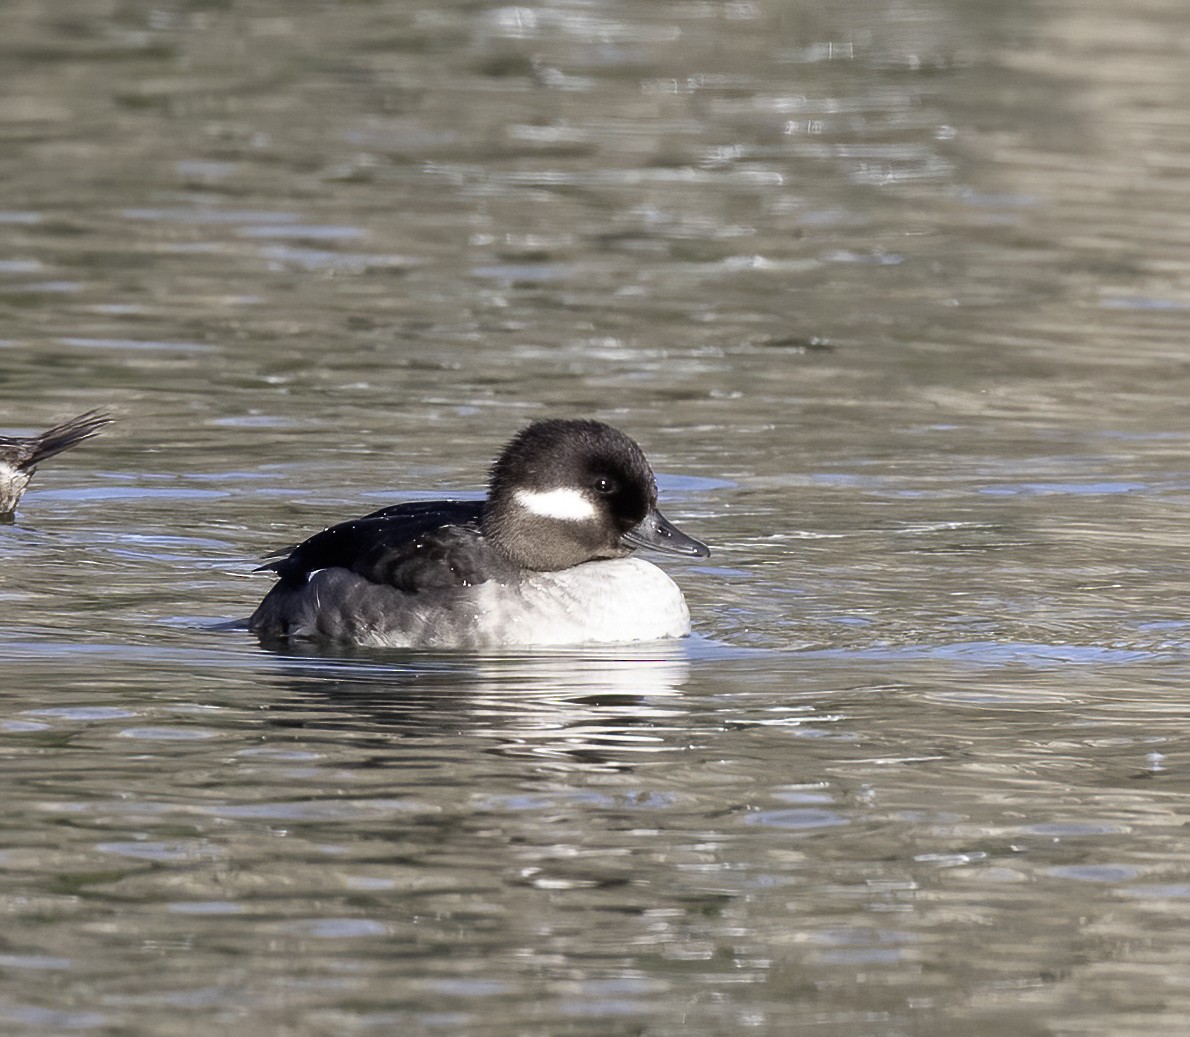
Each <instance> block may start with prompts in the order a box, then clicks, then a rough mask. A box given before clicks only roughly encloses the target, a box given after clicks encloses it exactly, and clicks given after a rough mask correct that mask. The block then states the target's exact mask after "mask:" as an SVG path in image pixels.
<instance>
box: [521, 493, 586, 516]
mask: <svg viewBox="0 0 1190 1037" xmlns="http://www.w3.org/2000/svg"><path fill="white" fill-rule="evenodd" d="M513 496H514V497H515V498H516V502H517V503H518V504H519V505H520V506H521V507H522V508H524V509H525V510H526V511H531V512H533V514H534V515H540V516H541V517H542V518H550V519H558V520H559V521H562V522H588V521H590V520H591V519H593V518H595V516H596V511H595V505H594V504H592V503H591V501H590V500H589V499H588V498H587V496H586V494H584V493H583V492H582V491H581V490H576V489H573V488H571V487H565V486H564V487H562V488H560V489H557V490H517V491H516V493H515V494H514V495H513Z"/></svg>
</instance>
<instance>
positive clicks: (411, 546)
mask: <svg viewBox="0 0 1190 1037" xmlns="http://www.w3.org/2000/svg"><path fill="white" fill-rule="evenodd" d="M482 514H483V503H482V502H481V501H414V502H410V503H407V504H394V505H393V506H391V507H388V508H382V509H381V510H380V511H374V512H373V513H372V514H371V515H365V516H364V517H363V518H358V519H353V520H352V521H350V522H340V523H339V524H338V525H337V526H331V527H330V528H329V529H324V530H323V531H322V532H321V533H315V534H314V536H312V537H310V539H309V540H307V541H305V543H302V544H299V545H298V546H297V547H295V548H294V549H293V550H292V551H291V552H290V553H289V554H288V555H287V556H286V557H285V558H281V559H278V560H277V561H275V562H271V563H270V564H268V565H264V566H261V568H262V569H272V570H273V571H274V572H275V573H277V574H278V575H279V576H280V577H281V582H282V583H285V584H290V585H291V586H301V585H302V584H304V583H305V582H306V579H307V578H308V577H309V575H310V573H312V572H316V571H317V570H319V569H331V568H342V569H349V570H351V571H352V572H353V573H355V574H356V575H357V576H362V577H363V578H364V579H365V580H370V581H371V582H372V583H381V584H387V585H389V586H392V587H396V588H397V589H398V590H402V591H407V592H409V593H416V592H417V591H420V590H426V589H429V588H431V587H464V586H468V585H472V584H476V583H483V582H484V581H485V580H487V579H489V578H490V577H491V575H492V574H493V573H497V574H498V573H499V572H501V571H502V570H503V569H505V568H508V567H509V566H508V563H507V562H504V561H503V560H502V559H501V558H500V557H499V556H498V555H496V554H495V552H493V551H492V549H491V548H490V547H489V546H488V545H487V544H486V543H485V541H484V539H483V536H482V535H481V532H480V517H481V515H482Z"/></svg>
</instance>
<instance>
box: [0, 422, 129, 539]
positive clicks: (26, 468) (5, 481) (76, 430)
mask: <svg viewBox="0 0 1190 1037" xmlns="http://www.w3.org/2000/svg"><path fill="white" fill-rule="evenodd" d="M111 423H112V419H111V417H109V416H108V415H107V414H104V413H102V412H100V411H97V410H89V411H87V413H86V414H80V415H79V416H78V417H77V418H71V419H70V420H69V421H64V422H62V424H61V425H55V426H54V427H53V428H51V429H46V430H45V431H44V432H42V433H41V434H40V435H36V436H0V519H7V518H9V517H11V515H12V513H13V512H14V511H15V510H16V506H17V502H18V501H20V499H21V495H22V494H24V492H25V488H26V487H27V486H28V485H29V480H30V479H32V478H33V473H34V472H35V471H37V465H39V464H40V463H41V462H42V461H45V460H46V459H47V458H50V457H53V456H54V455H55V454H60V453H62V451H63V450H69V449H70V448H71V447H72V446H76V445H77V444H79V443H81V442H82V441H83V440H84V439H90V438H91V437H92V436H97V435H99V433H100V432H102V431H103V430H104V429H105V428H106V427H107V426H108V425H110V424H111Z"/></svg>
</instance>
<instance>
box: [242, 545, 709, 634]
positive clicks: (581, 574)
mask: <svg viewBox="0 0 1190 1037" xmlns="http://www.w3.org/2000/svg"><path fill="white" fill-rule="evenodd" d="M270 605H271V610H270ZM275 618H280V619H282V620H283V621H284V622H285V624H286V627H287V628H288V636H290V637H299V638H312V639H316V640H330V641H339V642H347V643H352V644H358V645H366V646H372V647H387V648H482V647H498V646H522V645H523V646H534V645H574V644H584V643H587V644H589V643H593V642H604V643H607V642H630V641H656V640H661V639H664V638H672V637H685V636H686V635H687V634H689V633H690V613H689V610H688V609H687V608H686V601H685V599H684V598H683V597H682V592H681V591H680V590H679V589H678V586H677V584H675V583H674V582H673V580H671V579H670V578H669V577H668V576H667V575H666V574H665V573H664V572H663V571H662V570H661V569H658V568H657V566H655V565H651V564H650V563H649V562H646V561H644V560H642V559H639V558H618V559H613V560H608V561H601V562H586V563H584V564H583V565H577V566H575V567H574V568H572V569H564V570H562V571H560V572H550V573H531V574H528V575H526V576H525V577H524V578H523V579H521V580H519V581H518V582H516V583H514V584H501V583H496V582H494V581H492V582H489V583H483V584H480V585H479V586H476V587H462V588H451V589H448V590H442V591H424V592H422V593H419V594H406V593H403V592H401V591H398V590H396V589H395V588H392V587H382V586H378V585H376V584H372V583H369V582H368V581H366V580H363V579H361V578H360V577H358V576H355V575H354V574H352V573H350V572H348V571H347V570H346V569H324V570H321V571H319V572H317V573H315V574H313V575H312V576H311V577H310V580H309V582H308V583H307V584H306V586H305V587H303V588H302V589H301V590H300V591H294V592H290V593H288V594H286V595H285V596H284V598H283V599H282V600H277V601H274V602H272V603H270V601H269V600H268V599H266V601H265V602H264V603H263V604H262V606H261V609H260V610H258V614H257V616H254V617H253V625H254V628H260V629H262V630H264V631H266V632H267V630H268V629H269V627H270V626H272V625H273V623H274V621H275ZM258 619H259V623H258Z"/></svg>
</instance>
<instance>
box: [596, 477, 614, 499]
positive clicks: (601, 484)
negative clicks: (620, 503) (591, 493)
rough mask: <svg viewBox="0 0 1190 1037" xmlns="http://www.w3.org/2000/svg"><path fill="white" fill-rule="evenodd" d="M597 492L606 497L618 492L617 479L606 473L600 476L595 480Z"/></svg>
mask: <svg viewBox="0 0 1190 1037" xmlns="http://www.w3.org/2000/svg"><path fill="white" fill-rule="evenodd" d="M595 492H596V493H599V494H602V495H603V496H604V497H608V496H610V495H611V494H613V493H615V492H616V483H615V480H614V479H609V478H608V477H607V476H605V475H601V476H599V478H598V479H596V480H595Z"/></svg>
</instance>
